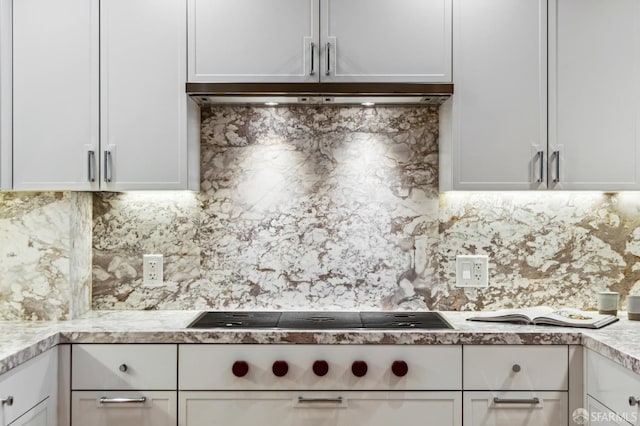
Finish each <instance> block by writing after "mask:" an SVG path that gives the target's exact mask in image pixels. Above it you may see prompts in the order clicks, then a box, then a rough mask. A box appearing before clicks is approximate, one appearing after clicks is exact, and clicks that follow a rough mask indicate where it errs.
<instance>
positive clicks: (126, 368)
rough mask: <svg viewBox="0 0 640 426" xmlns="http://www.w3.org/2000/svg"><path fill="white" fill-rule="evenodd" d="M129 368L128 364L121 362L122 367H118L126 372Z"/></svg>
mask: <svg viewBox="0 0 640 426" xmlns="http://www.w3.org/2000/svg"><path fill="white" fill-rule="evenodd" d="M128 369H129V367H127V364H120V367H118V370H120V371H122V372H123V373H126V372H127V370H128Z"/></svg>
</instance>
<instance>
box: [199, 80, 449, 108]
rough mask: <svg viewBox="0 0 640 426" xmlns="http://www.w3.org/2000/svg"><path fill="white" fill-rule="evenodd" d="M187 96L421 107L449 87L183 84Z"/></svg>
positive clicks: (443, 96) (437, 100)
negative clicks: (411, 105) (413, 105)
mask: <svg viewBox="0 0 640 426" xmlns="http://www.w3.org/2000/svg"><path fill="white" fill-rule="evenodd" d="M186 89H187V93H188V94H189V95H191V96H192V98H193V99H194V100H195V101H196V102H198V103H199V104H202V105H208V104H265V103H272V104H276V103H277V104H343V105H344V104H363V103H375V104H385V105H389V104H396V105H398V104H400V105H401V104H421V105H440V104H442V103H443V102H444V101H446V100H447V99H448V98H449V96H451V95H452V94H453V84H448V83H445V84H408V83H187V86H186Z"/></svg>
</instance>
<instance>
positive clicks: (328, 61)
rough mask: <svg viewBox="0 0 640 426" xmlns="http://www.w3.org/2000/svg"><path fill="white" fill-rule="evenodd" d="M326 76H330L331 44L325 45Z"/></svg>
mask: <svg viewBox="0 0 640 426" xmlns="http://www.w3.org/2000/svg"><path fill="white" fill-rule="evenodd" d="M325 74H326V75H331V43H327V72H326V73H325Z"/></svg>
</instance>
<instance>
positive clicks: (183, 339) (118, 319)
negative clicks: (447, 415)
mask: <svg viewBox="0 0 640 426" xmlns="http://www.w3.org/2000/svg"><path fill="white" fill-rule="evenodd" d="M197 314H198V312H196V311H93V312H89V313H88V314H87V315H86V316H85V317H83V318H82V319H78V320H73V321H61V322H20V321H5V322H0V327H1V329H2V333H0V373H3V372H5V371H8V370H10V369H11V368H14V367H16V366H17V365H20V364H21V363H23V362H25V361H27V360H29V359H30V358H33V357H34V356H36V355H38V354H39V353H42V352H44V351H46V350H47V349H49V348H51V347H53V346H55V345H57V344H59V343H221V344H225V343H247V344H249V343H261V344H273V343H276V344H401V345H436V344H445V345H460V344H476V345H477V344H508V345H519V344H527V345H584V346H586V347H587V348H590V349H593V350H595V351H597V352H599V353H601V354H602V355H604V356H606V357H607V358H610V359H612V360H614V361H616V362H618V363H619V364H621V365H623V366H625V367H627V368H629V369H630V370H632V371H634V372H636V373H640V338H639V337H640V322H635V321H628V320H627V319H626V314H624V313H622V314H620V315H619V316H620V318H621V320H620V321H619V322H617V323H615V324H611V325H609V326H607V327H605V328H603V329H601V330H595V331H590V330H586V329H575V328H566V327H545V326H528V325H517V324H507V323H482V322H471V321H466V318H467V317H469V316H470V315H472V314H473V313H472V312H444V313H443V314H444V316H445V317H446V318H447V319H448V320H449V322H450V323H451V324H452V325H453V326H454V327H455V329H453V330H423V331H419V330H417V331H408V330H401V331H387V330H385V331H379V330H372V331H369V330H366V331H363V330H339V331H322V332H319V331H317V330H314V331H305V330H295V331H287V330H194V329H186V328H185V327H186V326H187V325H188V324H189V323H190V322H191V321H192V320H193V319H194V318H195V316H196V315H197Z"/></svg>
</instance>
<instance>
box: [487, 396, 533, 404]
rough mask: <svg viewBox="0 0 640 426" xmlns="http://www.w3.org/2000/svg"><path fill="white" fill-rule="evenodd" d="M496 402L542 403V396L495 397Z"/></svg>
mask: <svg viewBox="0 0 640 426" xmlns="http://www.w3.org/2000/svg"><path fill="white" fill-rule="evenodd" d="M493 403H494V404H540V398H537V397H534V398H522V399H520V398H498V397H495V398H493Z"/></svg>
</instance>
